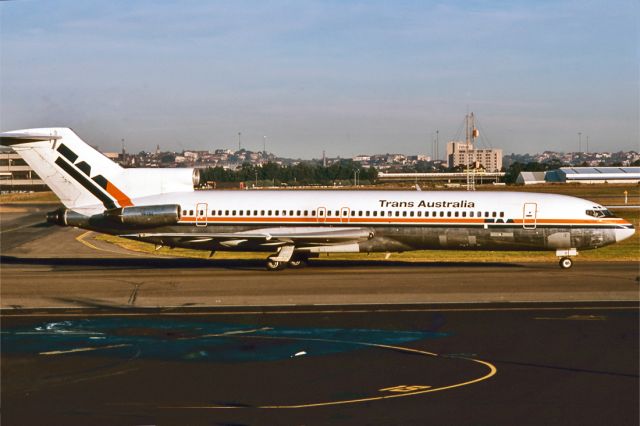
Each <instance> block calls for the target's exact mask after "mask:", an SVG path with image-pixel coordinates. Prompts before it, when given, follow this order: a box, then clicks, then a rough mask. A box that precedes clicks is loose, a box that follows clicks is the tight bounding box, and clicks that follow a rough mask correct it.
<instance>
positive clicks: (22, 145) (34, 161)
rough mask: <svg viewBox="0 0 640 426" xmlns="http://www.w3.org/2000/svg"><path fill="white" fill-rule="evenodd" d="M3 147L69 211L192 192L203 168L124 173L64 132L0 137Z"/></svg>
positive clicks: (21, 132)
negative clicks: (34, 173) (29, 170)
mask: <svg viewBox="0 0 640 426" xmlns="http://www.w3.org/2000/svg"><path fill="white" fill-rule="evenodd" d="M0 144H1V145H7V146H11V147H13V149H14V150H15V151H16V152H17V153H18V154H20V156H21V157H22V158H23V159H24V160H25V161H26V162H27V164H29V166H31V168H32V169H33V170H34V171H35V172H36V173H37V174H38V176H40V178H41V179H42V180H44V182H45V183H46V184H47V185H48V186H49V188H51V190H52V191H53V192H55V194H56V195H57V196H58V198H60V201H62V203H63V204H64V205H65V207H67V208H68V209H79V208H80V209H82V208H84V209H86V210H87V211H101V210H103V206H104V209H107V210H109V209H113V208H116V207H129V206H132V205H133V201H132V200H134V199H140V198H143V197H150V196H157V195H161V194H168V193H175V192H193V190H194V186H196V185H198V182H199V180H200V174H199V173H198V169H178V168H176V169H158V168H151V169H149V168H146V169H145V168H142V169H124V168H122V167H120V166H119V165H118V164H116V163H114V162H113V161H111V160H109V159H108V158H107V157H105V156H104V155H102V154H101V153H99V152H98V151H96V150H95V149H93V148H91V147H90V146H89V145H87V144H86V143H85V142H84V141H83V140H82V139H80V138H79V137H78V135H76V134H75V133H74V132H73V130H71V129H68V128H64V127H53V128H45V129H27V130H16V131H13V132H6V133H0ZM143 201H144V200H143ZM146 201H148V200H146ZM155 202H157V201H155Z"/></svg>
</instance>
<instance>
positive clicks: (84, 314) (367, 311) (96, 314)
mask: <svg viewBox="0 0 640 426" xmlns="http://www.w3.org/2000/svg"><path fill="white" fill-rule="evenodd" d="M268 307H269V306H267V308H268ZM165 308H167V307H165ZM168 308H171V307H168ZM175 308H183V307H182V306H176V307H175ZM202 308H214V309H215V306H209V307H207V306H200V307H198V308H197V309H202ZM34 309H40V310H41V309H47V307H40V308H34ZM52 309H65V310H66V309H85V308H52ZM151 309H153V308H151ZM589 310H591V311H593V310H600V311H632V310H633V311H638V310H640V306H574V307H564V308H563V307H535V306H532V307H526V308H424V309H420V308H409V309H402V308H400V309H345V310H339V309H329V310H327V309H320V310H315V311H314V310H300V311H295V310H291V311H209V312H203V311H200V312H173V311H171V312H168V311H164V312H162V311H157V312H155V311H151V310H149V311H147V312H59V313H58V312H48V313H44V314H43V313H25V314H21V313H13V312H15V311H16V310H15V309H13V308H3V309H0V316H3V315H4V316H5V317H16V318H21V317H24V318H33V317H47V318H49V317H51V318H55V317H137V316H148V315H155V316H162V315H165V316H207V315H208V316H214V315H313V314H389V313H420V312H425V313H426V312H527V311H589ZM8 312H10V313H9V314H7V313H8Z"/></svg>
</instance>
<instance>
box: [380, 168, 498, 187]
mask: <svg viewBox="0 0 640 426" xmlns="http://www.w3.org/2000/svg"><path fill="white" fill-rule="evenodd" d="M504 176H505V172H484V171H479V172H475V181H476V183H477V184H485V183H498V182H500V181H501V180H502V179H504ZM378 180H379V181H380V182H416V183H418V182H431V183H458V184H461V183H464V182H466V181H467V174H466V173H464V172H460V173H386V172H379V173H378Z"/></svg>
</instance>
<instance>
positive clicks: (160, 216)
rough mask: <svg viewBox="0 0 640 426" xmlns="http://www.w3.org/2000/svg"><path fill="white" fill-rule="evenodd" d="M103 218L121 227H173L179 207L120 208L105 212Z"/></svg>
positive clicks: (171, 205) (174, 205)
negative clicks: (119, 224)
mask: <svg viewBox="0 0 640 426" xmlns="http://www.w3.org/2000/svg"><path fill="white" fill-rule="evenodd" d="M104 216H105V217H106V218H108V219H110V220H113V221H116V222H118V223H121V224H123V225H135V226H162V225H174V224H176V223H178V221H179V220H180V206H179V205H177V204H162V205H158V206H140V207H135V206H134V207H122V208H118V209H111V210H105V212H104Z"/></svg>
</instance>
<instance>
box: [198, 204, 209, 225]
mask: <svg viewBox="0 0 640 426" xmlns="http://www.w3.org/2000/svg"><path fill="white" fill-rule="evenodd" d="M208 207H209V206H208V204H207V203H198V204H196V226H207V217H208V213H207V210H208Z"/></svg>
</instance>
